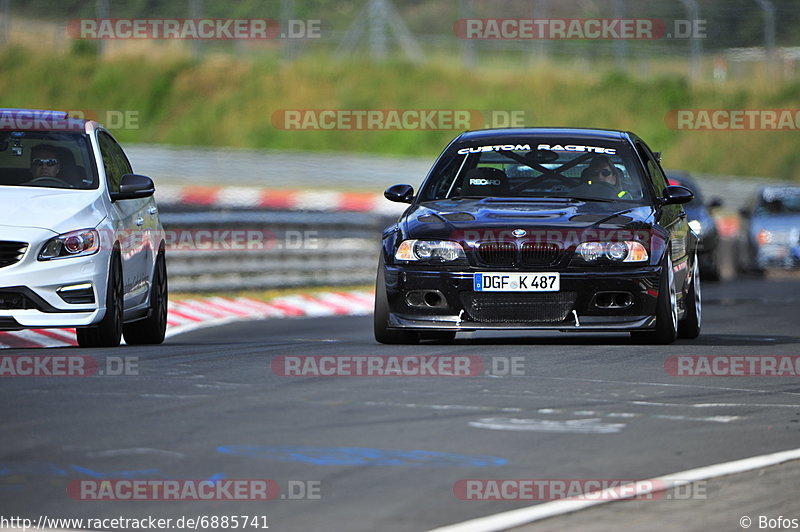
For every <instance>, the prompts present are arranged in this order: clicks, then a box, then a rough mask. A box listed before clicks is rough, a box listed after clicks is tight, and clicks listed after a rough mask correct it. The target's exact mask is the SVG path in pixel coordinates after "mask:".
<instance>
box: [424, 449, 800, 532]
mask: <svg viewBox="0 0 800 532" xmlns="http://www.w3.org/2000/svg"><path fill="white" fill-rule="evenodd" d="M791 460H800V449H790V450H788V451H780V452H777V453H771V454H762V455H759V456H753V457H750V458H744V459H742V460H734V461H732V462H723V463H721V464H714V465H710V466H704V467H698V468H696V469H688V470H686V471H680V472H678V473H671V474H669V475H665V476H661V477H657V478H654V479H650V480H649V481H640V485H647V483H648V482H649V483H650V485H651V486H653V489H650V490H647V489H642V490H638V491H636V493H632V494H630V495H621V494H620V491H621V490H619V489H618V488H609V489H607V490H603V491H602V492H601V494H600V495H599V496H598V497H597V498H596V499H594V498H593V499H592V500H586V499H572V498H571V499H562V500H558V501H551V502H546V503H542V504H537V505H534V506H528V507H526V508H519V509H517V510H511V511H508V512H501V513H498V514H494V515H490V516H486V517H479V518H477V519H470V520H469V521H464V522H462V523H456V524H453V525H448V526H444V527H440V528H436V529H434V530H432V531H430V532H495V531H499V530H508V529H510V528H514V527H518V526H522V525H525V524H528V523H533V522H535V521H540V520H542V519H548V518H550V517H556V516H559V515H565V514H569V513H572V512H577V511H578V510H583V509H585V508H590V507H592V506H598V505H600V504H606V503H609V502H614V501H615V500H623V499H630V498H632V497H633V496H637V495H638V496H641V495H646V494H648V493H655V492H658V491H663V490H659V489H658V488H657V486H667V487H669V488H677V487H680V486H685V485H687V484H691V483H692V482H697V481H698V480H708V479H711V478H716V477H725V476H728V475H734V474H736V473H744V472H746V471H752V470H754V469H761V468H764V467H770V466H774V465H778V464H782V463H784V462H789V461H791Z"/></svg>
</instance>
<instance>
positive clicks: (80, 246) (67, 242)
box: [39, 229, 100, 260]
mask: <svg viewBox="0 0 800 532" xmlns="http://www.w3.org/2000/svg"><path fill="white" fill-rule="evenodd" d="M99 249H100V235H99V234H98V233H97V231H96V230H95V229H81V230H80V231H71V232H69V233H64V234H62V235H58V236H57V237H54V238H51V239H50V240H48V241H47V242H45V244H44V246H42V251H40V252H39V260H53V259H66V258H68V257H84V256H86V255H93V254H95V253H97V250H99Z"/></svg>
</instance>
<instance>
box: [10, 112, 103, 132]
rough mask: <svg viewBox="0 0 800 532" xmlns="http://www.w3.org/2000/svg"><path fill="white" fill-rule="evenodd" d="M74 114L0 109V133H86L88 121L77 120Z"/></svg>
mask: <svg viewBox="0 0 800 532" xmlns="http://www.w3.org/2000/svg"><path fill="white" fill-rule="evenodd" d="M75 114H76V113H73V114H72V115H70V113H69V112H67V111H48V110H44V109H2V108H0V131H13V130H25V131H29V130H35V131H79V132H84V131H86V124H87V123H91V121H90V120H86V119H84V118H77V117H76V116H75Z"/></svg>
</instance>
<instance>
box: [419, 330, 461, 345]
mask: <svg viewBox="0 0 800 532" xmlns="http://www.w3.org/2000/svg"><path fill="white" fill-rule="evenodd" d="M419 337H420V340H434V341H436V342H442V343H450V342H452V341H453V340H455V339H456V331H431V332H421V333H419Z"/></svg>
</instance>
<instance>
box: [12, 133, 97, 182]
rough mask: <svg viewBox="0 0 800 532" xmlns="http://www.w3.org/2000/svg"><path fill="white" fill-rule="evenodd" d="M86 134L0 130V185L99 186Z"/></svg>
mask: <svg viewBox="0 0 800 532" xmlns="http://www.w3.org/2000/svg"><path fill="white" fill-rule="evenodd" d="M92 161H93V158H92V156H91V152H90V149H89V141H88V139H87V137H86V135H85V134H83V133H77V132H61V131H59V132H54V131H0V185H2V186H23V187H46V188H65V189H93V188H97V176H96V172H95V171H94V164H93V162H92Z"/></svg>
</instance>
